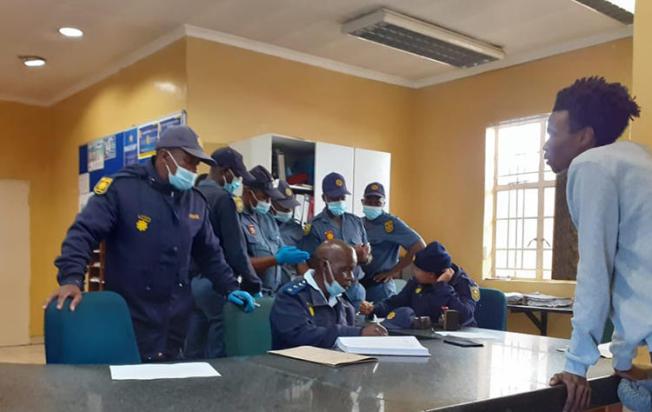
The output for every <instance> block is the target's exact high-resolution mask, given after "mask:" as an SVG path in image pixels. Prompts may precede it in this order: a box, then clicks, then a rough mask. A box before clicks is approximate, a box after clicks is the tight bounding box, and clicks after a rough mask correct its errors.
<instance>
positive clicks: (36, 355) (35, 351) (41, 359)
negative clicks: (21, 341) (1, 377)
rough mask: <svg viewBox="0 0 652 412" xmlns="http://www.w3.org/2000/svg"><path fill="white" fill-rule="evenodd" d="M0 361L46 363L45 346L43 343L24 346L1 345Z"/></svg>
mask: <svg viewBox="0 0 652 412" xmlns="http://www.w3.org/2000/svg"><path fill="white" fill-rule="evenodd" d="M0 363H31V364H38V365H42V364H44V363H45V348H44V346H43V344H42V343H40V344H35V345H22V346H0Z"/></svg>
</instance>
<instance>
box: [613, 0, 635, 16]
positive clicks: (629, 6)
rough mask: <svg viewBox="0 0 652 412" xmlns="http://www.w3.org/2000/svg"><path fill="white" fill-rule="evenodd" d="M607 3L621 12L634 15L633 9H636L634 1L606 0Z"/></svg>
mask: <svg viewBox="0 0 652 412" xmlns="http://www.w3.org/2000/svg"><path fill="white" fill-rule="evenodd" d="M607 1H608V2H609V3H612V4H614V5H616V6H618V7H620V8H621V9H623V10H627V11H628V12H630V13H632V14H634V9H635V8H636V0H607Z"/></svg>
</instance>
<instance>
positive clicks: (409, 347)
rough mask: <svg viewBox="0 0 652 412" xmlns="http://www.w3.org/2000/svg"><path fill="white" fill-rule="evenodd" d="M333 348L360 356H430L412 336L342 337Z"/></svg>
mask: <svg viewBox="0 0 652 412" xmlns="http://www.w3.org/2000/svg"><path fill="white" fill-rule="evenodd" d="M335 346H336V347H337V348H338V349H340V350H341V351H344V352H348V353H357V354H360V355H388V356H430V352H429V351H428V349H427V348H425V347H423V345H421V343H419V341H418V340H417V338H415V337H414V336H342V337H339V338H337V341H336V342H335Z"/></svg>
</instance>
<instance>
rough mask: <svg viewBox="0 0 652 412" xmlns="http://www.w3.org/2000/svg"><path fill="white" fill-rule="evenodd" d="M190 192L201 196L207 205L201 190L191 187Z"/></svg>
mask: <svg viewBox="0 0 652 412" xmlns="http://www.w3.org/2000/svg"><path fill="white" fill-rule="evenodd" d="M192 191H193V192H195V193H196V194H198V195H199V196H201V198H202V199H204V202H206V204H208V199H207V198H206V195H205V194H204V193H203V192H202V191H201V190H199V189H197V188H196V187H193V188H192Z"/></svg>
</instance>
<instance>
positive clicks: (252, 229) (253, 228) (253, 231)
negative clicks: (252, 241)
mask: <svg viewBox="0 0 652 412" xmlns="http://www.w3.org/2000/svg"><path fill="white" fill-rule="evenodd" d="M247 231H248V232H249V234H250V235H251V236H256V226H254V225H247Z"/></svg>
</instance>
